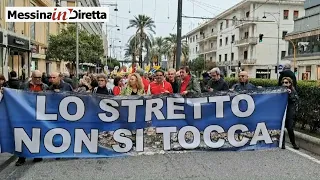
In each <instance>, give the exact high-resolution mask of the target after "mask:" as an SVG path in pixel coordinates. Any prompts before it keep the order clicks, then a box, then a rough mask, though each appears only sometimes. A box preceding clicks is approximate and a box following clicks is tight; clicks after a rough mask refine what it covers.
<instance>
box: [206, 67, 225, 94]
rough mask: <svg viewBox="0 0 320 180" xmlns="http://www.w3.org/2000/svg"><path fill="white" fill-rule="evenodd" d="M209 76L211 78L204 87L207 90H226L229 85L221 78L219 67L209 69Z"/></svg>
mask: <svg viewBox="0 0 320 180" xmlns="http://www.w3.org/2000/svg"><path fill="white" fill-rule="evenodd" d="M210 76H211V79H210V80H209V82H208V84H207V85H206V88H205V90H206V91H207V92H213V91H228V89H229V86H228V84H227V82H226V81H225V80H224V79H222V78H221V72H220V69H219V68H213V69H211V71H210Z"/></svg>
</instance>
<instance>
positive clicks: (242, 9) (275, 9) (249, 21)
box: [186, 0, 304, 78]
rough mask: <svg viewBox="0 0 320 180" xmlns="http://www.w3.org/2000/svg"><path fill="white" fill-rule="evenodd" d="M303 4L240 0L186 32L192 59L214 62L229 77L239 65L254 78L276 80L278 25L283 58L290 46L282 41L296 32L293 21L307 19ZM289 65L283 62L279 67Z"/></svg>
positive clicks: (299, 0) (290, 0) (284, 0)
mask: <svg viewBox="0 0 320 180" xmlns="http://www.w3.org/2000/svg"><path fill="white" fill-rule="evenodd" d="M303 2H304V0H280V1H279V0H269V1H266V0H243V1H241V2H240V3H238V4H236V5H234V6H233V7H231V8H229V9H228V10H226V11H224V12H222V13H221V14H219V15H217V16H216V17H214V18H213V19H212V20H209V21H207V22H206V23H204V24H202V25H200V26H199V27H197V28H196V29H194V30H192V31H191V32H189V33H187V35H186V37H187V41H188V43H189V48H190V49H189V51H190V59H192V58H196V57H197V56H203V57H204V58H205V60H211V61H215V62H216V64H217V66H219V67H220V68H221V69H222V71H223V72H224V74H226V75H227V76H234V75H235V72H236V71H237V68H238V65H239V62H240V63H241V69H242V70H246V71H248V73H249V76H250V77H251V78H276V76H277V75H276V65H277V49H278V48H277V47H278V32H277V29H278V23H279V37H280V38H279V39H280V43H279V46H280V48H279V59H280V58H281V57H284V56H286V55H287V47H288V43H287V42H286V41H285V40H283V38H284V37H285V35H286V33H287V32H290V31H292V30H293V25H294V24H293V20H294V19H296V18H299V17H302V16H304V8H303ZM279 11H280V15H279ZM279 17H280V18H279ZM260 34H263V39H262V41H261V42H259V38H258V37H259V35H260ZM287 62H288V61H285V60H280V64H283V63H287Z"/></svg>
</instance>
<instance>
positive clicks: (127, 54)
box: [124, 37, 139, 64]
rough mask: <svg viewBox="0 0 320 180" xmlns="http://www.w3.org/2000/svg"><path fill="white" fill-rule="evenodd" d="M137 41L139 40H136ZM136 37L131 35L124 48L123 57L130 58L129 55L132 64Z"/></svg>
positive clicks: (134, 61) (135, 49)
mask: <svg viewBox="0 0 320 180" xmlns="http://www.w3.org/2000/svg"><path fill="white" fill-rule="evenodd" d="M138 43H139V41H138ZM137 49H138V46H137V37H132V38H130V39H129V41H128V44H126V48H125V54H124V56H125V58H127V59H128V58H130V57H131V63H132V64H134V63H136V55H137Z"/></svg>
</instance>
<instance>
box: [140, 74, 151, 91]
mask: <svg viewBox="0 0 320 180" xmlns="http://www.w3.org/2000/svg"><path fill="white" fill-rule="evenodd" d="M141 79H142V83H143V86H144V92H147V91H148V86H149V81H148V80H147V79H146V78H144V77H142V78H141Z"/></svg>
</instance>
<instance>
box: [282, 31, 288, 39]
mask: <svg viewBox="0 0 320 180" xmlns="http://www.w3.org/2000/svg"><path fill="white" fill-rule="evenodd" d="M287 33H288V31H282V39H284V38H285V37H286V35H287Z"/></svg>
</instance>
